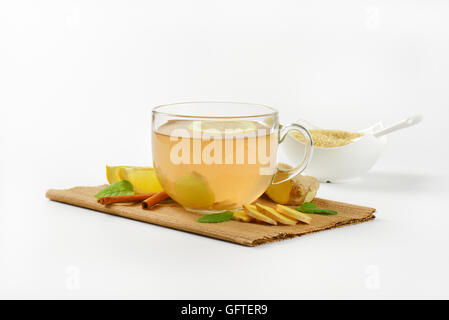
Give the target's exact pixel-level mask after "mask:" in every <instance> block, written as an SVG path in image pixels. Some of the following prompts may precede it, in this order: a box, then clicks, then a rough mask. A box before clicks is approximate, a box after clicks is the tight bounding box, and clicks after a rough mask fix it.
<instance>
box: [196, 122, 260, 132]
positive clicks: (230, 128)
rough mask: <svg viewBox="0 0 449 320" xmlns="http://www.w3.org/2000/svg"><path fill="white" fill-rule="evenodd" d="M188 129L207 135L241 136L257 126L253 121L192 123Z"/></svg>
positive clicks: (254, 129)
mask: <svg viewBox="0 0 449 320" xmlns="http://www.w3.org/2000/svg"><path fill="white" fill-rule="evenodd" d="M188 129H189V130H192V131H193V132H199V133H209V134H222V133H226V134H241V133H248V132H252V131H256V130H257V125H256V123H255V122H253V121H246V120H229V121H224V120H216V121H192V122H191V123H190V125H189V126H188Z"/></svg>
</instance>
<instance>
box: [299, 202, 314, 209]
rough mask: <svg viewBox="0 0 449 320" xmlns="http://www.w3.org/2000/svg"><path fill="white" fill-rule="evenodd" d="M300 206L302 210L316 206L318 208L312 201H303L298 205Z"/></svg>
mask: <svg viewBox="0 0 449 320" xmlns="http://www.w3.org/2000/svg"><path fill="white" fill-rule="evenodd" d="M300 208H301V209H304V210H308V209H316V208H318V207H317V206H316V204H315V203H312V202H304V203H303V204H302V205H301V206H300Z"/></svg>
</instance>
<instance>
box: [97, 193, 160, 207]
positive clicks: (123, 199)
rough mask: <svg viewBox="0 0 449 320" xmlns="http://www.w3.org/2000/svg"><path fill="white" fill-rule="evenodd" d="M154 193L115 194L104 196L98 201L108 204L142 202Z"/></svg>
mask: <svg viewBox="0 0 449 320" xmlns="http://www.w3.org/2000/svg"><path fill="white" fill-rule="evenodd" d="M152 195H154V193H145V194H133V195H126V196H114V197H102V198H98V200H97V202H98V203H101V204H104V205H108V204H111V203H120V202H141V201H143V200H145V199H148V198H149V197H151V196H152Z"/></svg>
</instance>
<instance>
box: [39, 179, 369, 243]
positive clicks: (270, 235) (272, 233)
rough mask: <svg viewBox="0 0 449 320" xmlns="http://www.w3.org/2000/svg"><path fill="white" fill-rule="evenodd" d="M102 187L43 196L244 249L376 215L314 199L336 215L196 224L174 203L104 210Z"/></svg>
mask: <svg viewBox="0 0 449 320" xmlns="http://www.w3.org/2000/svg"><path fill="white" fill-rule="evenodd" d="M103 187H104V186H97V187H75V188H71V189H67V190H56V189H50V190H48V191H47V193H46V196H47V198H49V199H50V200H53V201H59V202H64V203H67V204H72V205H75V206H79V207H84V208H88V209H92V210H96V211H101V212H104V213H109V214H113V215H117V216H121V217H124V218H129V219H134V220H139V221H143V222H148V223H152V224H157V225H160V226H164V227H169V228H173V229H177V230H182V231H187V232H192V233H196V234H200V235H203V236H207V237H211V238H216V239H221V240H225V241H229V242H235V243H238V244H242V245H245V246H257V245H260V244H264V243H269V242H273V241H277V240H283V239H291V238H294V237H298V236H302V235H304V234H308V233H312V232H317V231H323V230H328V229H332V228H337V227H342V226H345V225H350V224H355V223H360V222H364V221H369V220H372V219H374V218H375V216H374V212H375V211H376V209H373V208H368V207H362V206H357V205H353V204H348V203H343V202H336V201H331V200H325V199H319V198H316V199H315V200H314V201H313V202H314V203H315V204H316V205H317V206H319V207H321V208H327V209H332V210H335V211H337V212H338V215H326V216H325V215H316V214H312V215H311V216H312V223H311V224H309V225H307V224H302V223H298V224H297V225H294V226H281V225H278V226H271V225H265V224H260V223H244V222H238V221H234V220H231V221H227V222H222V223H199V222H197V221H196V220H197V219H198V217H199V216H200V215H199V214H195V213H190V212H187V211H185V210H184V209H183V208H182V207H181V206H180V205H178V204H176V203H171V204H170V203H169V204H161V205H158V206H156V207H155V208H153V209H151V210H143V209H142V207H141V206H140V204H136V205H130V206H124V205H109V206H104V205H101V204H98V203H97V201H96V198H95V197H94V195H95V194H96V193H97V192H98V191H99V190H100V189H101V188H103ZM257 201H258V202H261V203H264V204H268V205H273V202H271V201H270V200H269V199H268V198H265V197H264V196H263V197H261V198H260V199H259V200H257Z"/></svg>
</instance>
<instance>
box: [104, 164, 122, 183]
mask: <svg viewBox="0 0 449 320" xmlns="http://www.w3.org/2000/svg"><path fill="white" fill-rule="evenodd" d="M122 168H124V166H108V165H106V178H107V179H108V182H109V183H110V184H113V183H115V182H117V181H120V180H123V179H122V178H121V177H120V171H121V170H122Z"/></svg>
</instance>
